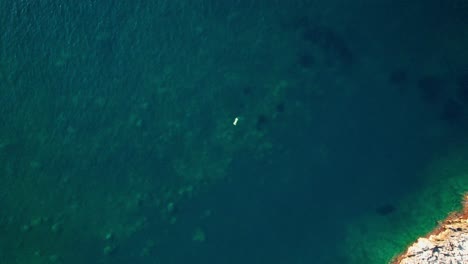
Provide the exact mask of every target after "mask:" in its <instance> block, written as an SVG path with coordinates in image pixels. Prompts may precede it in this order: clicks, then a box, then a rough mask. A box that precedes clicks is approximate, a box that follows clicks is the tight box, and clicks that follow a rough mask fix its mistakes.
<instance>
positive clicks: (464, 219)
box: [392, 194, 468, 264]
mask: <svg viewBox="0 0 468 264" xmlns="http://www.w3.org/2000/svg"><path fill="white" fill-rule="evenodd" d="M397 263H398V264H416V263H434V264H436V263H454V264H455V263H457V264H458V263H459V264H463V263H468V194H465V196H464V199H463V210H462V212H455V213H452V214H450V215H449V217H448V218H447V219H446V220H444V221H443V222H441V223H440V224H439V226H438V227H437V228H436V229H435V230H434V231H432V232H431V233H429V234H428V235H427V236H426V237H421V238H419V239H418V241H416V242H415V243H414V244H413V245H411V246H410V247H409V248H408V249H407V251H406V252H405V253H403V254H402V255H400V256H398V257H397V258H396V259H394V260H393V261H392V264H397Z"/></svg>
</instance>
